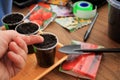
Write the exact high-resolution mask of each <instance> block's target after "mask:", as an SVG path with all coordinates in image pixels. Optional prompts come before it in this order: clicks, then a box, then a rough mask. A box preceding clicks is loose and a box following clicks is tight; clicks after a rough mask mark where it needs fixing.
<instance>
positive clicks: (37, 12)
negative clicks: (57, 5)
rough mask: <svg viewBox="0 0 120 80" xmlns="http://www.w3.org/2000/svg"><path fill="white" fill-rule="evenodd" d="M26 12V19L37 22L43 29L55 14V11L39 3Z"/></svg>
mask: <svg viewBox="0 0 120 80" xmlns="http://www.w3.org/2000/svg"><path fill="white" fill-rule="evenodd" d="M28 14H29V15H28V17H27V19H28V20H29V21H31V22H34V23H37V24H38V25H39V26H40V29H41V30H44V29H45V28H46V27H47V26H48V25H49V24H50V23H51V22H52V21H53V20H54V19H55V18H56V16H57V15H56V13H55V12H52V11H51V10H48V9H47V8H45V7H42V6H39V5H36V6H34V8H32V9H31V11H30V13H28Z"/></svg>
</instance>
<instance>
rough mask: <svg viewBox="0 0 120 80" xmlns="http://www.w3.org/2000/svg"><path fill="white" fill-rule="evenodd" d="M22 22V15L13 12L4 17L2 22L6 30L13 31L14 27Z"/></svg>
mask: <svg viewBox="0 0 120 80" xmlns="http://www.w3.org/2000/svg"><path fill="white" fill-rule="evenodd" d="M23 21H24V15H23V14H22V13H19V12H13V13H10V14H7V15H5V16H4V17H3V18H2V22H3V24H4V26H5V28H6V30H15V27H16V26H17V25H18V24H20V23H22V22H23Z"/></svg>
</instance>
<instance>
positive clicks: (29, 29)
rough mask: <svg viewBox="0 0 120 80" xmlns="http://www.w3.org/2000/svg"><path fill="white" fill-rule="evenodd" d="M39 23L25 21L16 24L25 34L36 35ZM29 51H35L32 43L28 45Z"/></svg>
mask: <svg viewBox="0 0 120 80" xmlns="http://www.w3.org/2000/svg"><path fill="white" fill-rule="evenodd" d="M39 29H40V27H39V25H38V24H36V23H33V22H24V23H21V24H19V25H17V26H16V28H15V30H16V31H17V32H18V33H20V34H24V35H36V34H38V33H39ZM28 53H29V54H30V53H34V49H33V47H32V45H28Z"/></svg>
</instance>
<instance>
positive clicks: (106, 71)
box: [13, 5, 120, 80]
mask: <svg viewBox="0 0 120 80" xmlns="http://www.w3.org/2000/svg"><path fill="white" fill-rule="evenodd" d="M13 11H19V12H22V13H24V14H27V12H28V8H25V9H18V8H16V7H14V8H13ZM98 13H99V16H98V19H97V21H96V23H95V25H94V27H93V30H92V32H91V34H90V37H89V39H88V40H87V42H88V43H93V44H98V45H103V46H104V47H107V48H112V47H114V48H115V47H120V44H119V43H116V42H115V41H113V40H111V39H110V38H109V37H108V28H109V27H108V5H105V6H103V7H102V8H100V9H99V10H98ZM88 27H89V26H85V27H83V28H81V29H79V30H77V31H75V32H72V33H70V32H68V31H67V30H66V29H64V28H62V27H61V26H60V25H58V24H57V23H55V22H52V23H51V24H50V25H49V26H48V27H47V28H46V29H45V30H44V31H48V32H53V33H55V34H56V35H57V36H58V38H59V42H60V43H62V44H63V45H66V44H70V43H71V40H78V41H83V36H84V34H85V31H86V30H87V29H88ZM58 68H59V66H58V67H56V68H55V69H53V70H52V71H51V72H49V73H48V74H46V75H45V76H44V77H42V78H41V79H40V80H77V78H75V77H73V76H70V75H67V74H64V73H61V72H59V70H58ZM25 75H26V74H25ZM31 75H35V73H32V74H31ZM28 79H29V78H28ZM28 79H26V80H28ZM16 80H18V79H16ZM79 80H82V79H79ZM96 80H120V54H119V53H118V54H115V53H110V54H108V53H104V56H103V58H102V61H101V64H100V67H99V70H98V73H97V76H96Z"/></svg>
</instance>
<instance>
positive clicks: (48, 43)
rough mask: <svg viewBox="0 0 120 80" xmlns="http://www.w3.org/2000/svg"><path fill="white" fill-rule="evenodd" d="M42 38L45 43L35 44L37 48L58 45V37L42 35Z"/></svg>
mask: <svg viewBox="0 0 120 80" xmlns="http://www.w3.org/2000/svg"><path fill="white" fill-rule="evenodd" d="M41 36H43V38H44V42H43V43H40V44H35V46H36V47H39V48H43V49H44V48H49V47H52V46H54V45H55V44H56V43H57V39H56V37H55V36H53V35H51V34H41Z"/></svg>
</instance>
